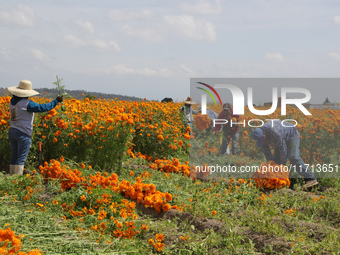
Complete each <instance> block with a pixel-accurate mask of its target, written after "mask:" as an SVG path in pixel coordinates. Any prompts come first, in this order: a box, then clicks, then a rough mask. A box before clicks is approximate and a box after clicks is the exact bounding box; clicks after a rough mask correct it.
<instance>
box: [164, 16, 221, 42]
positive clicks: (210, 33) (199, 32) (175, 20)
mask: <svg viewBox="0 0 340 255" xmlns="http://www.w3.org/2000/svg"><path fill="white" fill-rule="evenodd" d="M163 21H164V22H165V24H166V26H167V28H168V29H169V30H172V32H173V33H175V34H176V35H177V36H179V37H182V38H187V39H191V40H195V41H207V42H215V41H216V29H215V26H214V24H213V23H211V22H207V21H204V20H196V19H195V18H194V17H192V16H188V15H181V16H173V15H166V16H164V17H163Z"/></svg>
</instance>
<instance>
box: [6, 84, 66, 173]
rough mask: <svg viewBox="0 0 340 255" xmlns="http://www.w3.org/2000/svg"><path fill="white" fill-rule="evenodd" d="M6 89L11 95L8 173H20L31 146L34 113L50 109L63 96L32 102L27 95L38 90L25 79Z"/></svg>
mask: <svg viewBox="0 0 340 255" xmlns="http://www.w3.org/2000/svg"><path fill="white" fill-rule="evenodd" d="M7 89H8V90H9V92H11V94H12V95H13V96H12V99H11V101H10V103H9V111H10V117H11V118H10V128H9V130H8V137H9V141H10V143H11V149H12V154H11V160H10V168H9V169H10V170H9V173H10V174H11V175H13V174H19V175H22V174H23V171H24V164H25V162H26V158H27V154H28V151H29V149H30V147H31V136H32V132H33V120H34V113H35V112H46V111H50V110H52V109H53V108H54V107H56V105H57V104H58V103H59V102H62V101H63V98H62V97H57V98H56V99H54V100H53V101H52V102H50V103H48V104H37V103H34V102H33V101H31V100H29V99H28V97H30V96H35V95H38V94H39V92H38V91H35V90H33V89H32V83H31V82H30V81H27V80H22V81H20V83H19V86H18V87H9V88H7Z"/></svg>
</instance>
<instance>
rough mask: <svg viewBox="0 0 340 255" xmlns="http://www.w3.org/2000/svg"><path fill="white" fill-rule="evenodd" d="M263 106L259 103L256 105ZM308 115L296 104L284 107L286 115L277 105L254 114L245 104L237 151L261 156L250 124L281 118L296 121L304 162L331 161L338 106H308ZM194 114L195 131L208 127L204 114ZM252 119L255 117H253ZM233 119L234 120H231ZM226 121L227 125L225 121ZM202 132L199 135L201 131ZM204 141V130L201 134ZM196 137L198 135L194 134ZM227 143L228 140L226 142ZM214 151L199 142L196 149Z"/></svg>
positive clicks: (338, 132)
mask: <svg viewBox="0 0 340 255" xmlns="http://www.w3.org/2000/svg"><path fill="white" fill-rule="evenodd" d="M208 108H209V109H211V110H214V111H215V112H217V113H220V111H221V107H220V106H216V105H209V106H208ZM259 109H263V107H259ZM309 111H310V113H311V114H312V115H308V116H307V115H304V114H303V113H302V112H301V111H300V110H299V109H298V108H294V107H288V108H287V114H286V116H282V115H281V111H280V108H278V109H277V110H276V111H275V112H274V113H273V114H270V115H266V116H259V115H254V114H253V113H251V112H250V111H249V109H248V108H247V107H246V108H245V114H244V115H242V116H241V117H240V118H239V119H238V121H237V123H239V124H238V126H240V128H241V129H240V134H241V135H240V139H239V151H240V154H241V155H244V156H249V157H253V156H256V157H261V156H263V155H262V154H261V152H260V151H259V150H258V149H257V148H256V145H255V143H254V141H252V139H251V138H250V133H251V131H252V129H253V127H251V126H261V124H263V123H262V122H261V121H263V122H264V123H265V122H266V121H268V120H273V119H281V120H285V119H286V120H293V121H291V122H292V123H293V124H296V123H297V128H298V130H299V132H300V138H301V143H300V151H301V156H302V158H303V159H304V160H305V161H306V163H308V164H316V163H331V162H332V160H333V159H334V158H335V157H338V156H339V155H340V139H339V138H340V110H331V109H309ZM194 118H195V122H196V123H195V127H194V128H193V130H194V132H195V133H196V135H198V134H200V132H201V131H204V130H208V128H209V127H210V122H211V121H210V119H209V118H207V116H206V115H204V116H202V115H200V114H198V115H197V116H195V117H194ZM254 120H256V121H254ZM234 121H236V120H234ZM249 121H250V122H249ZM227 125H230V123H228V124H227ZM201 136H202V135H201ZM203 136H204V138H205V141H206V140H207V139H206V138H207V136H208V134H207V133H204V134H203ZM198 138H199V137H198ZM230 146H231V144H230ZM202 152H205V153H212V152H216V150H214V148H210V150H209V148H205V150H204V147H203V146H202V149H201V150H200V153H202Z"/></svg>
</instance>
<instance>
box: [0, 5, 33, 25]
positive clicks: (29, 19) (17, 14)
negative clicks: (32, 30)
mask: <svg viewBox="0 0 340 255" xmlns="http://www.w3.org/2000/svg"><path fill="white" fill-rule="evenodd" d="M35 22H36V16H35V12H34V10H33V9H32V8H30V7H28V6H25V5H18V6H17V7H16V9H12V10H7V11H6V10H0V23H5V24H9V25H17V26H23V27H33V26H34V25H35Z"/></svg>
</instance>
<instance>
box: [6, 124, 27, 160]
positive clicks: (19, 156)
mask: <svg viewBox="0 0 340 255" xmlns="http://www.w3.org/2000/svg"><path fill="white" fill-rule="evenodd" d="M8 138H9V141H10V143H11V148H12V154H11V160H10V164H11V165H24V164H25V162H26V158H27V154H28V151H29V150H30V147H31V141H32V140H31V137H30V136H29V135H27V134H25V133H23V132H21V131H20V130H18V129H16V128H10V129H9V131H8Z"/></svg>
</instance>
